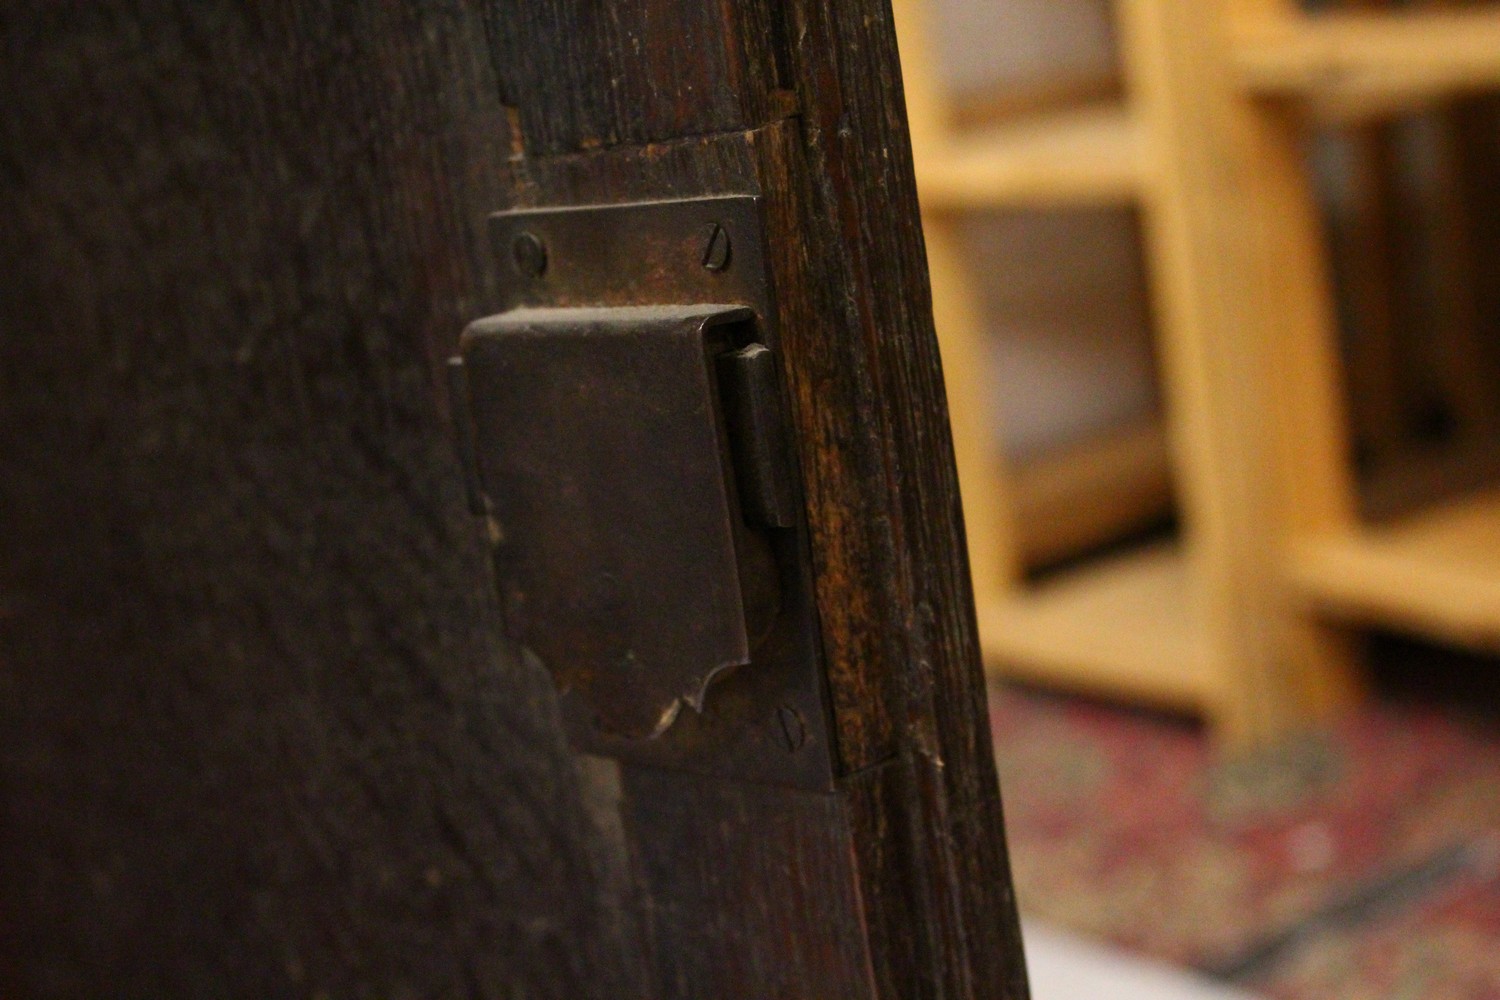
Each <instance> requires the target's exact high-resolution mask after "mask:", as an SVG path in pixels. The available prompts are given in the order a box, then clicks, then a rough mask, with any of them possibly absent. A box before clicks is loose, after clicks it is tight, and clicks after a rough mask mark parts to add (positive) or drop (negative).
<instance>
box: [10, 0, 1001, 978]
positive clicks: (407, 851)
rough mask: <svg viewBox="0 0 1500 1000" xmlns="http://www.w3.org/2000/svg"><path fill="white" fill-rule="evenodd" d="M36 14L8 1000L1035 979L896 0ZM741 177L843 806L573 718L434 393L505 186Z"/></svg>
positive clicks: (140, 5)
mask: <svg viewBox="0 0 1500 1000" xmlns="http://www.w3.org/2000/svg"><path fill="white" fill-rule="evenodd" d="M0 41H3V42H4V52H5V53H6V59H4V60H0V102H3V110H0V139H3V146H0V177H3V183H4V186H5V197H4V199H0V234H3V235H0V266H3V268H4V272H5V274H6V280H5V281H4V282H0V322H3V324H4V326H3V329H0V468H3V469H4V470H5V474H4V476H0V523H3V524H4V525H5V527H6V530H5V532H3V533H0V538H3V541H0V554H3V558H0V794H3V812H0V817H3V818H0V871H3V872H4V873H5V877H4V878H3V879H0V994H3V995H4V996H6V997H7V998H16V1000H19V998H27V997H33V996H69V997H71V996H91V995H128V996H136V995H140V996H162V997H171V996H183V997H197V996H207V995H213V996H224V995H245V996H255V997H266V996H310V997H316V996H328V997H360V996H370V997H377V996H378V997H382V998H386V997H408V996H432V995H437V996H454V995H457V996H476V997H477V996H496V997H509V996H528V997H569V998H572V997H596V996H597V997H609V998H620V997H636V996H640V997H649V998H653V1000H657V998H661V1000H665V998H699V997H714V998H724V1000H734V998H741V997H743V998H750V997H755V998H772V997H774V998H788V1000H790V998H803V997H818V998H822V997H830V998H831V997H838V998H840V1000H842V998H858V997H884V998H901V1000H908V998H918V1000H920V998H937V997H944V998H974V1000H978V998H1006V1000H1019V998H1022V997H1024V996H1025V991H1026V987H1025V976H1024V970H1023V967H1022V963H1021V961H1020V950H1019V937H1018V930H1017V924H1016V920H1015V911H1014V901H1013V899H1012V897H1011V890H1010V881H1009V875H1008V872H1007V869H1006V859H1005V848H1004V837H1003V827H1002V817H1001V814H1000V801H999V796H998V788H997V784H996V778H995V773H994V765H993V761H992V759H991V756H990V747H989V740H988V731H987V721H986V718H987V717H986V714H985V711H984V702H983V689H982V682H981V678H980V674H979V668H978V654H977V644H976V641H975V629H974V621H973V609H972V601H971V596H970V594H969V591H968V576H967V571H966V567H965V564H964V556H963V551H964V546H963V530H962V521H961V516H960V511H959V507H958V493H957V489H956V484H955V479H954V472H953V464H952V456H951V445H950V442H949V438H948V430H947V418H946V411H945V404H944V400H943V393H942V379H941V371H940V367H939V362H938V357H937V348H936V342H935V339H934V338H933V335H932V330H931V319H930V308H929V303H928V299H927V278H926V269H925V262H924V256H923V251H922V244H921V236H920V231H919V230H918V228H917V223H916V220H917V215H916V200H915V190H914V186H913V183H912V177H911V168H910V156H909V150H908V147H907V142H906V136H905V124H904V119H903V116H902V110H901V94H900V82H899V79H898V77H897V75H896V60H895V47H894V39H893V37H892V34H891V26H890V15H889V11H888V9H887V8H886V6H885V4H884V3H883V2H880V0H835V2H824V0H785V2H778V0H745V2H737V3H720V4H700V3H697V2H693V0H619V2H615V3H608V4H606V3H598V2H593V0H528V2H526V3H524V4H522V3H505V4H484V3H480V2H477V0H475V2H472V3H466V2H459V0H440V2H438V3H434V4H405V3H399V2H396V0H381V2H377V3H372V4H335V3H332V2H331V0H272V2H270V3H266V4H255V5H252V4H243V3H232V2H229V0H196V2H192V3H188V2H186V0H105V2H102V3H98V4H94V5H91V6H90V7H89V8H88V9H87V10H78V9H73V8H72V7H71V5H69V6H68V7H62V6H59V5H56V4H51V3H44V2H42V0H30V2H25V0H21V2H17V3H13V4H10V5H9V6H8V7H7V9H6V12H5V13H4V15H0ZM718 193H753V194H760V195H761V196H762V197H763V198H764V202H765V212H766V226H767V230H768V239H769V242H770V244H771V246H772V248H773V253H772V261H773V268H774V271H773V278H774V281H775V284H776V294H777V311H778V314H779V315H778V327H779V330H780V331H781V339H780V341H779V343H777V344H776V345H774V346H776V348H777V349H778V352H779V355H780V357H781V358H782V359H783V363H784V366H785V371H784V374H785V376H786V381H787V387H788V391H789V395H790V399H791V403H792V406H791V410H792V413H791V417H792V422H793V424H794V426H795V430H796V433H797V436H798V439H799V440H798V451H799V462H800V468H801V472H802V476H803V480H804V483H803V486H804V491H805V494H806V502H807V518H808V523H809V528H810V535H811V543H810V549H811V553H810V554H811V560H812V566H813V570H814V582H815V589H816V596H817V608H818V617H819V628H818V638H819V642H820V646H821V654H822V657H823V661H824V664H825V668H826V680H827V686H828V692H829V696H830V701H831V703H832V719H831V726H832V731H833V732H834V734H835V737H834V738H835V742H836V747H835V749H836V751H837V755H838V778H837V781H836V788H835V790H834V792H832V793H829V794H823V793H818V792H808V791H798V790H791V789H784V788H777V787H774V786H771V785H765V784H751V783H747V782H736V781H728V780H724V781H716V780H710V779H705V778H702V777H694V776H691V775H688V774H685V773H676V772H668V771H665V770H657V769H652V768H647V767H643V766H617V765H614V764H612V763H609V762H604V761H600V760H598V759H593V758H574V757H572V756H571V755H570V754H569V753H568V752H567V751H566V749H565V747H564V743H563V739H562V735H561V731H560V727H559V723H558V717H557V711H556V702H555V699H554V697H553V695H552V692H551V689H550V686H549V684H548V682H547V680H546V678H544V677H542V676H541V675H540V673H539V672H538V671H536V670H533V669H531V668H529V667H528V666H527V665H526V663H525V662H523V661H522V660H521V659H520V658H519V657H517V656H515V655H514V653H513V652H512V651H511V650H509V649H507V648H506V647H505V646H504V645H503V644H502V643H501V642H500V641H499V639H498V638H497V636H498V634H499V632H500V629H499V627H498V622H497V621H496V617H497V615H496V611H495V607H494V593H493V587H492V582H491V579H490V574H489V568H488V566H487V564H486V559H485V553H484V551H483V539H482V537H481V535H482V531H481V525H480V524H478V523H476V521H475V520H474V519H473V518H472V517H471V516H470V515H469V513H468V512H467V510H466V507H465V500H464V485H463V477H462V475H461V472H460V469H459V467H458V462H457V459H456V456H455V454H454V448H453V445H452V443H451V441H452V428H451V426H450V420H449V415H448V413H447V409H446V402H445V399H446V396H445V393H444V392H443V391H442V390H440V389H439V388H438V386H440V385H441V384H442V382H443V379H442V374H441V370H442V367H443V366H442V359H444V358H445V357H446V356H447V355H448V354H450V353H451V352H452V350H453V346H454V343H455V341H456V338H457V335H458V333H459V331H460V330H461V329H462V328H463V327H464V325H465V324H466V323H467V322H469V321H470V320H473V319H476V318H478V317H480V316H483V315H485V314H486V313H489V312H493V311H495V309H496V308H497V307H498V305H499V299H500V295H499V290H498V288H497V286H496V283H495V282H496V277H497V273H498V269H497V266H496V265H497V262H496V261H495V259H494V257H493V255H492V251H491V248H490V246H489V245H488V242H487V240H486V238H485V230H484V226H485V219H486V217H487V216H488V215H489V214H490V213H491V212H493V211H495V210H497V209H501V208H505V207H508V206H514V205H524V204H534V205H535V204H573V203H584V202H597V201H612V200H628V199H644V198H660V197H678V196H687V195H695V194H718ZM637 918H639V920H637Z"/></svg>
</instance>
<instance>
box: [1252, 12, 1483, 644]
mask: <svg viewBox="0 0 1500 1000" xmlns="http://www.w3.org/2000/svg"><path fill="white" fill-rule="evenodd" d="M1224 10H1225V15H1226V20H1225V23H1226V25H1227V32H1226V34H1227V37H1228V39H1229V41H1230V47H1231V50H1232V52H1233V53H1234V67H1235V71H1236V72H1235V87H1234V89H1233V91H1232V93H1231V94H1229V95H1228V96H1229V100H1228V102H1227V107H1228V108H1229V111H1230V114H1231V120H1232V123H1233V125H1232V129H1233V134H1231V135H1229V136H1227V138H1228V139H1229V140H1230V141H1229V143H1228V145H1227V146H1226V147H1225V148H1226V151H1227V153H1228V154H1229V155H1230V156H1231V157H1233V159H1234V162H1235V163H1236V169H1237V170H1240V171H1242V172H1243V173H1244V174H1246V175H1250V174H1259V175H1261V176H1265V175H1266V172H1265V171H1264V168H1263V165H1264V164H1266V163H1284V164H1287V165H1288V167H1289V168H1290V166H1291V165H1292V164H1293V163H1294V162H1295V160H1296V159H1297V156H1298V148H1299V141H1300V133H1301V127H1302V122H1301V121H1299V119H1298V117H1297V116H1295V115H1294V114H1292V113H1290V112H1291V110H1292V109H1299V108H1300V109H1305V110H1307V111H1311V112H1315V113H1328V110H1329V109H1334V110H1335V111H1336V112H1337V113H1339V114H1344V115H1350V114H1353V115H1358V116H1361V117H1365V118H1368V117H1371V116H1377V115H1390V114H1394V113H1397V112H1400V111H1402V110H1405V109H1410V108H1420V107H1427V106H1431V105H1432V104H1434V103H1435V102H1438V101H1440V100H1442V99H1445V98H1448V97H1452V96H1456V95H1461V94H1466V93H1472V92H1475V91H1479V90H1494V89H1500V6H1484V7H1478V8H1467V9H1464V10H1438V11H1424V12H1420V13H1404V14H1393V13H1387V14H1373V13H1366V12H1362V13H1359V14H1340V15H1322V16H1318V17H1309V16H1307V15H1303V14H1300V13H1299V12H1298V11H1297V10H1296V9H1295V8H1294V7H1293V6H1291V5H1290V4H1289V3H1285V2H1283V0H1234V2H1228V0H1225V7H1224ZM1249 194H1250V197H1251V198H1252V199H1253V201H1252V203H1251V204H1249V205H1247V206H1246V208H1247V212H1248V213H1249V215H1250V216H1253V217H1256V218H1259V219H1260V220H1262V224H1261V225H1259V226H1257V227H1256V228H1255V239H1256V241H1257V243H1258V244H1259V249H1258V255H1259V257H1261V258H1262V259H1264V260H1266V261H1267V264H1266V265H1263V269H1265V270H1269V268H1270V267H1271V265H1270V263H1269V262H1270V261H1271V260H1273V259H1276V258H1283V259H1284V258H1285V256H1286V255H1287V254H1288V253H1290V254H1291V255H1293V257H1294V258H1295V259H1297V260H1299V261H1302V262H1304V265H1305V266H1306V267H1307V268H1308V271H1309V273H1310V274H1312V275H1314V276H1320V275H1321V272H1322V270H1323V268H1324V261H1323V255H1324V248H1323V246H1322V243H1321V240H1320V234H1319V233H1318V231H1317V230H1316V229H1315V228H1313V227H1309V226H1307V225H1306V224H1305V221H1304V220H1305V218H1306V216H1307V214H1308V212H1307V208H1306V206H1307V203H1308V201H1309V200H1310V195H1309V193H1308V191H1307V184H1306V181H1305V178H1304V177H1302V176H1301V175H1300V174H1299V172H1297V171H1295V170H1292V169H1288V170H1287V171H1286V172H1285V173H1284V174H1281V175H1280V176H1275V175H1272V177H1271V178H1270V179H1267V180H1265V181H1263V182H1262V183H1259V184H1257V185H1256V186H1255V187H1254V188H1253V189H1252V190H1251V191H1250V193H1249ZM1246 291H1247V292H1248V291H1249V290H1248V289H1247V290H1246ZM1277 296H1278V297H1279V299H1280V305H1281V306H1282V309H1283V310H1284V313H1283V315H1280V316H1276V315H1270V314H1267V315H1263V316H1261V317H1259V320H1258V321H1257V322H1256V323H1254V324H1253V325H1252V326H1250V327H1249V328H1247V333H1248V334H1250V335H1252V336H1253V338H1254V344H1255V351H1256V354H1257V356H1258V358H1259V359H1260V361H1261V365H1262V369H1261V371H1260V372H1259V377H1258V378H1257V379H1256V380H1254V381H1253V382H1252V383H1251V385H1252V389H1253V391H1254V394H1255V396H1256V399H1257V403H1256V410H1257V411H1258V412H1259V413H1260V414H1262V415H1263V416H1264V417H1268V418H1270V417H1274V418H1275V420H1274V424H1273V426H1274V427H1275V429H1276V431H1277V436H1276V442H1275V445H1274V447H1273V448H1272V449H1271V450H1270V458H1271V461H1270V470H1269V472H1270V475H1269V478H1268V480H1267V481H1268V483H1269V484H1270V486H1271V488H1272V491H1273V492H1274V494H1275V497H1274V506H1276V507H1277V508H1278V509H1280V510H1281V511H1282V512H1283V514H1282V517H1281V518H1280V521H1279V524H1280V527H1281V529H1282V530H1281V531H1280V532H1279V534H1278V537H1277V538H1276V544H1277V556H1278V560H1279V562H1280V564H1281V566H1282V567H1283V569H1282V570H1281V572H1280V574H1279V576H1280V578H1281V580H1282V581H1283V585H1284V592H1285V593H1286V597H1287V601H1286V607H1287V609H1288V612H1287V614H1286V615H1284V616H1283V617H1284V618H1286V619H1287V621H1286V622H1284V623H1283V627H1290V628H1293V629H1298V628H1300V629H1303V630H1311V631H1315V632H1316V631H1320V630H1325V627H1324V626H1323V625H1321V624H1320V622H1321V621H1322V620H1323V619H1324V618H1325V617H1328V618H1333V619H1339V620H1354V621H1361V622H1371V623H1379V624H1384V625H1388V626H1394V627H1397V628H1401V629H1407V630H1411V631H1414V632H1418V633H1422V634H1426V635H1429V636H1432V637H1434V638H1439V639H1443V640H1448V641H1454V642H1459V643H1463V644H1466V645H1470V646H1475V647H1480V648H1485V649H1491V650H1500V494H1496V493H1494V492H1485V491H1482V490H1481V491H1479V492H1477V493H1473V494H1471V495H1469V496H1467V497H1466V498H1463V499H1459V500H1454V501H1448V502H1445V503H1442V504H1438V505H1435V506H1430V507H1428V508H1426V509H1422V510H1419V511H1417V512H1416V513H1414V514H1412V515H1410V516H1408V517H1406V518H1402V519H1398V520H1396V521H1394V522H1390V523H1367V522H1365V521H1363V520H1362V519H1361V518H1359V517H1358V516H1357V515H1356V513H1355V502H1354V492H1355V491H1354V483H1353V476H1352V473H1351V470H1350V468H1349V464H1348V462H1347V460H1346V455H1345V453H1346V451H1347V449H1346V448H1345V447H1344V435H1345V433H1346V431H1345V427H1344V422H1343V417H1342V413H1341V412H1340V407H1341V402H1340V399H1339V392H1338V386H1339V385H1340V381H1341V380H1340V371H1339V368H1338V364H1337V357H1336V354H1335V351H1334V342H1335V338H1336V330H1335V329H1334V324H1333V323H1332V321H1331V317H1330V314H1329V313H1330V310H1329V306H1328V292H1327V285H1326V282H1324V281H1322V280H1316V281H1306V282H1302V281H1299V282H1292V283H1289V284H1288V285H1287V286H1286V287H1283V288H1279V289H1277ZM1463 367H1464V366H1462V365H1459V366H1456V370H1458V371H1462V369H1463ZM1472 391H1473V392H1474V393H1475V398H1482V395H1481V394H1483V393H1489V394H1494V393H1496V392H1497V391H1500V387H1497V386H1496V385H1495V384H1493V383H1491V384H1488V385H1481V386H1477V387H1474V388H1473V390H1472ZM1478 419H1479V420H1481V421H1482V420H1486V419H1489V418H1488V416H1487V415H1486V414H1480V415H1479V418H1478ZM1299 662H1304V663H1305V662H1306V660H1302V661H1299Z"/></svg>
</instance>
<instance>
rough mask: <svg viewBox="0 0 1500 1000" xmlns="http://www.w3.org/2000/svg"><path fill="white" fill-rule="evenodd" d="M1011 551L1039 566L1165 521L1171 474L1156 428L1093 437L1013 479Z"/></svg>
mask: <svg viewBox="0 0 1500 1000" xmlns="http://www.w3.org/2000/svg"><path fill="white" fill-rule="evenodd" d="M1012 476H1013V479H1014V484H1013V486H1012V490H1013V496H1012V502H1013V504H1014V508H1015V518H1016V525H1017V528H1016V536H1017V538H1016V544H1017V546H1018V547H1019V548H1020V551H1021V558H1022V562H1023V563H1024V564H1025V565H1027V566H1042V565H1046V564H1048V563H1052V562H1056V561H1057V560H1059V559H1064V558H1067V557H1069V556H1075V555H1078V554H1080V553H1083V552H1087V551H1088V550H1089V549H1092V548H1097V547H1098V546H1100V545H1103V544H1104V543H1106V542H1109V541H1111V540H1113V539H1117V538H1120V537H1122V536H1125V535H1128V534H1130V533H1131V532H1133V531H1140V530H1142V529H1144V528H1148V527H1150V526H1152V525H1153V524H1157V523H1160V522H1162V521H1164V520H1165V519H1166V518H1167V516H1168V514H1169V513H1170V512H1171V510H1172V469H1171V461H1170V458H1169V455H1168V451H1167V435H1166V428H1164V427H1163V426H1162V424H1161V422H1160V421H1159V420H1155V419H1149V420H1145V421H1142V422H1140V423H1138V424H1132V425H1127V426H1124V427H1119V428H1114V429H1111V430H1108V431H1106V432H1104V433H1101V434H1091V435H1089V436H1088V437H1086V438H1084V439H1082V440H1080V441H1077V442H1074V443H1073V444H1070V445H1067V446H1064V447H1060V448H1056V449H1053V450H1049V451H1048V452H1047V453H1046V454H1044V455H1041V456H1038V457H1036V458H1034V459H1032V460H1030V461H1026V462H1017V463H1015V467H1014V469H1013V471H1012Z"/></svg>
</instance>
